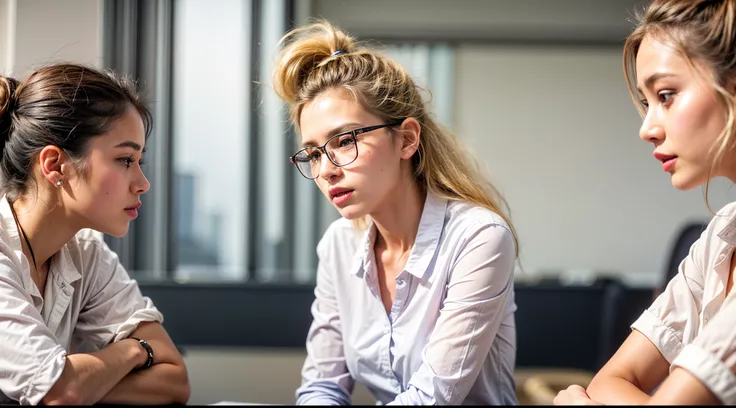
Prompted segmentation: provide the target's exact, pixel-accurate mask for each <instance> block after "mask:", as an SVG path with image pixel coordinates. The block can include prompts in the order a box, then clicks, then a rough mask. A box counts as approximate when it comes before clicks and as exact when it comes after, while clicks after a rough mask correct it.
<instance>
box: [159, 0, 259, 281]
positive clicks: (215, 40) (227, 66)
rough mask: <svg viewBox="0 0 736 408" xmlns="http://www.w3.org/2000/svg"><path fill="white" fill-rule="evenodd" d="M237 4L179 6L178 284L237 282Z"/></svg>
mask: <svg viewBox="0 0 736 408" xmlns="http://www.w3.org/2000/svg"><path fill="white" fill-rule="evenodd" d="M247 6H248V2H244V1H241V0H218V1H217V5H216V6H215V5H214V4H212V2H209V1H201V0H180V1H177V2H176V4H175V7H174V25H173V26H174V36H173V67H172V70H173V72H172V74H173V77H172V144H173V161H174V163H173V172H172V177H173V180H172V182H173V202H172V206H173V210H174V216H173V221H174V223H175V228H174V230H175V231H176V232H175V236H176V240H175V242H176V250H175V256H174V259H175V274H174V278H175V279H176V280H178V281H190V280H194V281H202V280H205V281H209V280H242V279H243V278H244V271H245V270H246V259H245V251H244V248H245V246H246V243H245V242H246V234H247V232H246V228H247V225H246V219H245V215H246V214H247V211H248V206H247V203H246V200H247V198H248V196H247V192H246V187H247V179H248V177H250V176H251V174H250V165H249V163H248V162H249V160H250V155H249V153H248V149H249V148H250V146H248V140H247V134H248V127H247V126H248V118H249V112H248V108H249V95H248V91H247V89H248V88H247V83H246V82H247V80H248V78H249V67H248V60H249V56H248V55H247V52H248V47H247V44H246V43H247V41H248V40H249V38H248V37H249V31H248V27H249V25H250V19H249V18H248V15H249V10H247Z"/></svg>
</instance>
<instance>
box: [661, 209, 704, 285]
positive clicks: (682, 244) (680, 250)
mask: <svg viewBox="0 0 736 408" xmlns="http://www.w3.org/2000/svg"><path fill="white" fill-rule="evenodd" d="M707 226H708V221H694V222H689V223H687V224H685V226H684V227H682V229H680V232H679V233H678V235H677V238H676V239H675V241H674V243H673V244H672V248H671V250H670V256H669V259H668V260H667V267H666V269H665V270H664V276H663V280H662V282H660V284H659V288H657V289H656V293H655V296H656V295H658V294H659V293H661V292H662V290H664V288H665V286H667V284H668V283H669V281H671V280H672V278H674V277H675V275H677V268H678V267H679V266H680V263H681V262H682V260H683V259H685V258H686V257H687V255H688V253H689V252H690V247H691V246H692V245H693V244H694V243H695V241H697V240H698V238H700V234H702V233H703V231H705V228H706V227H707Z"/></svg>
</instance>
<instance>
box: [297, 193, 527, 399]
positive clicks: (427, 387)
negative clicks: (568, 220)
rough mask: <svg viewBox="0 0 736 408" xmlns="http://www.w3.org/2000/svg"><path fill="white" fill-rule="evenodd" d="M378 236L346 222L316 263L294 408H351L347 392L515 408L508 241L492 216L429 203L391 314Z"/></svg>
mask: <svg viewBox="0 0 736 408" xmlns="http://www.w3.org/2000/svg"><path fill="white" fill-rule="evenodd" d="M375 238H376V229H375V226H373V225H371V226H370V227H369V228H368V229H367V231H363V232H361V231H358V230H356V229H355V228H354V227H353V225H352V223H351V222H350V221H348V220H345V219H340V220H337V221H335V222H334V223H333V224H332V225H331V226H330V227H329V228H328V230H327V231H326V232H325V235H324V237H323V238H322V240H321V241H320V243H319V245H318V247H317V252H318V255H319V268H318V272H317V286H316V289H315V295H316V299H315V301H314V303H313V305H312V315H313V317H314V321H313V323H312V325H311V327H310V330H309V334H308V337H307V354H308V356H307V359H306V361H305V364H304V368H303V370H302V379H303V380H302V386H301V387H300V388H299V389H298V390H297V403H298V404H333V405H334V404H348V403H350V394H351V392H352V388H353V385H354V382H355V381H357V382H359V383H362V384H363V385H365V386H366V387H367V388H368V389H369V390H370V391H371V393H372V394H373V396H374V397H375V398H376V399H377V401H378V403H380V404H388V403H397V404H407V405H417V404H422V405H425V404H430V405H431V404H456V405H457V404H515V403H516V402H517V401H516V393H515V386H514V375H513V374H514V365H515V359H516V327H515V323H514V311H515V310H516V305H515V303H514V290H513V271H514V265H515V261H516V255H515V245H514V240H513V236H512V234H511V231H510V230H509V227H508V225H507V224H506V222H504V220H503V219H502V218H501V217H500V216H498V215H497V214H495V213H493V212H491V211H488V210H486V209H484V208H481V207H479V206H475V205H471V204H469V203H466V202H460V201H447V200H445V199H440V198H438V197H435V196H433V195H431V194H428V195H427V199H426V202H425V205H424V209H423V212H422V216H421V220H420V223H419V229H418V231H417V237H416V241H415V243H414V246H413V248H412V250H411V253H410V255H409V259H408V261H407V263H406V266H405V267H404V270H403V271H402V272H401V273H399V274H398V275H397V276H396V297H395V299H394V302H393V305H392V307H391V311H390V313H388V314H387V313H386V310H385V308H384V306H383V303H382V301H381V295H380V290H379V287H378V277H377V272H376V265H375V263H376V260H375V256H374V251H373V245H374V242H375Z"/></svg>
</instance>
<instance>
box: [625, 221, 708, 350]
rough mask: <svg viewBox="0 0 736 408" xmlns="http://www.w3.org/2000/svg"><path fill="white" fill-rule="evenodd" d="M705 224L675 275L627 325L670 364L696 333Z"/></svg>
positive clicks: (700, 305)
mask: <svg viewBox="0 0 736 408" xmlns="http://www.w3.org/2000/svg"><path fill="white" fill-rule="evenodd" d="M711 229H712V226H709V227H708V228H707V229H706V230H705V231H704V232H703V234H702V235H701V236H700V238H698V240H697V241H695V243H694V244H693V245H692V246H691V247H690V251H689V253H688V256H687V257H685V259H683V260H682V262H680V266H679V267H678V273H677V275H676V276H675V277H674V278H672V280H671V281H670V282H669V283H668V284H667V287H666V288H665V290H664V291H663V292H662V293H661V294H660V295H659V296H658V297H657V299H655V301H654V302H653V303H652V305H651V306H649V308H647V309H646V310H645V311H644V312H643V313H642V315H641V316H640V317H639V319H637V320H636V321H635V322H634V324H632V325H631V328H632V329H635V330H638V331H639V332H641V333H642V334H643V335H645V336H646V337H647V338H648V339H649V340H650V341H651V342H652V343H653V344H654V345H655V346H656V347H657V349H658V350H659V352H660V353H662V356H664V358H665V359H666V360H667V361H668V362H669V363H670V364H672V361H674V359H675V357H677V355H679V354H680V352H682V350H683V348H684V346H685V344H688V343H690V342H691V341H692V340H693V339H694V338H695V336H697V333H698V325H699V322H700V318H699V315H700V311H701V309H702V299H703V288H704V280H705V279H704V276H703V265H704V262H705V261H704V253H703V251H704V250H705V249H704V246H705V243H706V240H707V237H708V234H710V232H711Z"/></svg>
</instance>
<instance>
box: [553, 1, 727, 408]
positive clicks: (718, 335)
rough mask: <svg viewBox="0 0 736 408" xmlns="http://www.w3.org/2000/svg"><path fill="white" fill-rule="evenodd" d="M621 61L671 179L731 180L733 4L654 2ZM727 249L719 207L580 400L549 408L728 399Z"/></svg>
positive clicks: (645, 129) (682, 185) (686, 184)
mask: <svg viewBox="0 0 736 408" xmlns="http://www.w3.org/2000/svg"><path fill="white" fill-rule="evenodd" d="M624 66H625V73H626V77H627V79H628V82H629V87H630V90H631V92H632V95H634V97H635V99H636V101H637V105H638V107H639V108H640V110H641V113H642V116H643V118H644V122H643V124H642V126H641V130H640V137H641V138H642V139H643V140H644V141H646V142H648V143H651V144H652V147H653V150H654V151H653V155H654V159H656V160H658V161H660V162H662V169H663V170H664V171H665V172H667V173H669V174H670V176H671V179H672V184H673V185H674V186H675V187H676V188H678V189H681V190H687V189H692V188H695V187H698V186H701V185H705V186H706V189H707V186H708V183H709V181H710V180H711V179H713V178H714V177H726V178H728V179H730V180H731V181H734V182H736V143H735V142H736V135H734V132H736V97H735V95H736V0H722V1H706V0H688V1H684V0H660V1H653V2H652V3H651V4H649V6H648V7H647V8H646V11H645V12H644V14H643V16H642V17H641V18H640V22H639V24H638V25H637V27H636V29H635V30H634V31H633V33H632V34H631V35H630V36H629V38H628V39H627V41H626V44H625V46H624ZM706 191H707V190H706ZM653 210H655V211H656V209H653ZM735 246H736V203H730V204H728V205H726V206H725V207H724V208H723V209H721V210H720V211H718V213H717V214H716V215H715V216H714V217H713V219H712V220H711V222H710V224H709V225H708V227H707V229H706V230H705V232H703V234H702V235H701V237H700V239H698V240H697V242H695V244H693V246H692V247H691V249H690V254H689V255H688V256H687V258H685V259H684V260H683V261H682V263H681V264H680V267H679V273H678V274H677V276H675V277H674V278H673V279H672V280H671V281H670V283H669V284H668V286H667V288H666V289H665V291H664V292H663V293H662V294H661V295H660V296H659V297H657V299H656V300H655V301H654V303H653V304H652V305H651V306H650V307H649V308H648V309H647V310H645V311H644V313H643V314H642V315H641V317H640V318H639V319H638V320H637V321H636V322H635V323H634V324H633V325H632V328H633V329H634V330H633V331H632V333H631V335H630V336H629V337H628V339H626V341H625V342H624V344H623V345H622V346H621V348H620V349H619V350H618V351H617V352H616V354H615V355H614V356H613V357H612V358H611V360H610V361H609V362H608V363H607V364H606V365H605V366H604V367H603V368H602V369H601V370H600V372H599V373H598V374H597V375H596V376H595V378H594V379H593V381H592V382H591V384H590V386H589V387H588V389H587V393H586V390H585V389H583V388H582V387H579V386H572V387H570V388H568V389H567V390H565V391H563V392H561V393H560V394H559V395H558V396H557V398H556V399H555V403H556V404H592V403H603V404H644V403H649V404H667V403H676V404H699V403H708V404H711V403H723V404H736V375H735V374H734V372H736V300H734V294H733V293H732V292H733V290H732V289H733V282H734V268H736V257H734V247H735ZM655 389H656V392H655Z"/></svg>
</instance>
